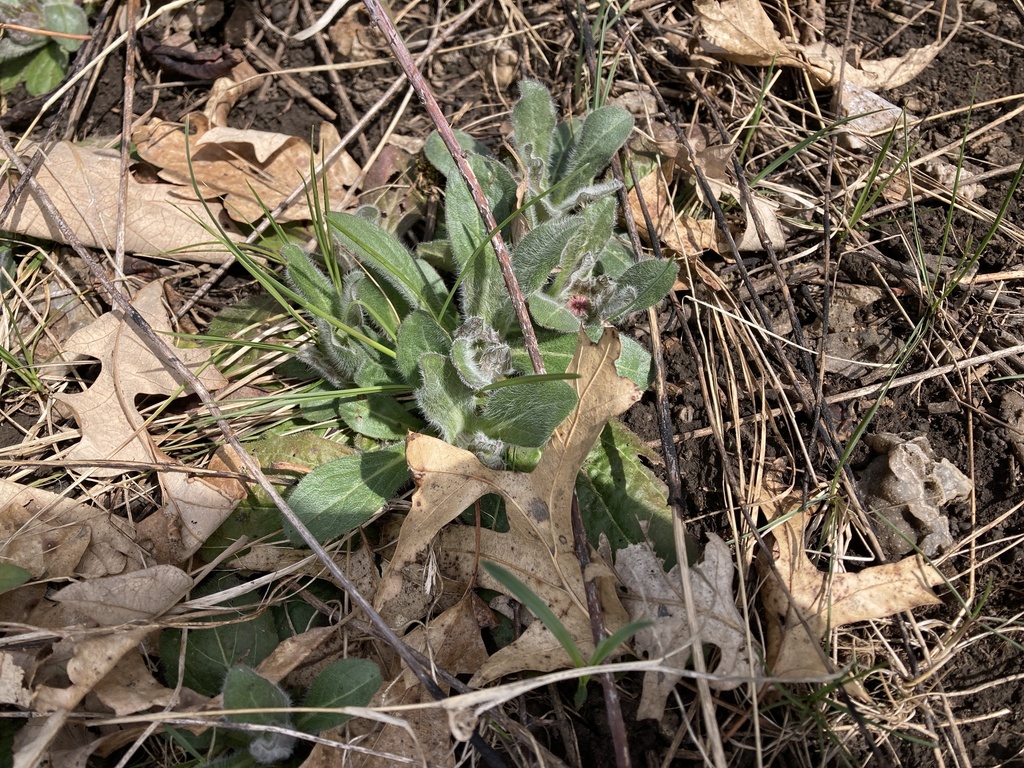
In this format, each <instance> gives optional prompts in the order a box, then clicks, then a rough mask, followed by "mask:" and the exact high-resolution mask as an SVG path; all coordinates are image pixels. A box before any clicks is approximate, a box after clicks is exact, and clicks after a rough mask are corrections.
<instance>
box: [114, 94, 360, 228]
mask: <svg viewBox="0 0 1024 768" xmlns="http://www.w3.org/2000/svg"><path fill="white" fill-rule="evenodd" d="M190 127H191V128H192V129H194V131H195V133H194V135H192V136H187V135H186V133H185V131H184V129H183V128H182V126H181V125H180V124H176V123H168V122H164V121H162V120H154V121H152V122H150V123H149V124H148V125H144V126H142V127H140V128H138V129H137V130H136V131H135V132H134V134H133V135H132V139H133V141H134V142H135V144H136V146H137V148H138V152H139V156H140V157H142V158H143V159H144V160H146V161H147V162H149V163H152V164H153V165H155V166H157V167H158V168H159V169H160V178H161V179H163V180H164V181H168V182H171V183H173V184H181V185H182V186H185V187H188V188H191V187H192V184H193V181H195V183H196V184H197V185H198V186H199V189H200V190H202V192H203V194H204V195H211V196H212V195H223V196H224V207H225V209H226V210H227V212H228V215H229V216H231V217H232V218H233V219H235V220H236V221H241V222H246V223H251V222H254V221H256V220H257V219H259V218H260V217H262V216H263V212H264V208H263V206H266V207H267V209H269V210H274V209H275V208H277V206H278V205H280V204H281V203H282V202H283V201H284V200H285V198H286V197H288V196H289V195H290V194H291V193H292V190H294V189H295V187H296V186H298V184H299V183H300V182H301V181H302V180H303V179H305V178H306V177H307V176H308V175H309V167H310V161H311V160H316V159H317V158H320V157H323V156H324V155H325V154H326V153H328V152H330V151H331V150H332V149H333V148H334V147H335V146H336V145H337V144H338V142H339V141H340V137H339V136H338V132H337V131H336V130H335V129H334V127H333V126H332V125H330V124H329V123H324V124H323V125H322V126H321V128H320V135H321V141H320V143H321V145H322V146H321V151H320V153H319V154H318V155H314V153H313V150H312V148H311V147H310V145H309V143H308V142H306V141H303V140H302V139H299V138H297V137H295V136H290V135H288V134H285V133H272V132H269V131H257V130H253V129H239V128H227V127H211V126H210V124H209V119H208V118H207V117H206V116H204V115H202V114H193V115H192V116H191V117H190ZM186 143H187V144H188V150H189V151H188V152H186ZM190 159H191V164H190V162H189V161H190ZM359 173H360V170H359V165H358V164H357V163H356V161H355V160H353V159H352V157H351V156H350V155H349V154H348V153H347V152H342V153H341V156H340V157H338V159H337V160H336V161H335V162H334V163H333V164H332V165H331V167H330V168H329V169H328V170H327V173H326V178H327V185H328V192H329V194H330V198H331V200H333V201H340V200H341V199H342V198H343V197H344V196H345V193H346V192H347V191H348V189H349V187H351V186H352V185H353V184H355V183H356V180H357V179H358V178H359ZM261 203H262V204H261ZM275 218H276V219H277V221H279V222H282V223H283V222H288V221H302V220H308V219H311V218H312V215H311V214H310V211H309V208H308V207H307V206H306V205H304V204H301V205H293V206H291V207H290V208H288V209H287V210H286V211H284V212H283V213H282V214H280V215H279V216H276V217H275Z"/></svg>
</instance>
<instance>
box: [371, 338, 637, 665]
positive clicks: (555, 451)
mask: <svg viewBox="0 0 1024 768" xmlns="http://www.w3.org/2000/svg"><path fill="white" fill-rule="evenodd" d="M620 347H621V344H620V341H619V337H618V333H617V332H616V331H615V330H614V329H612V328H606V329H605V331H604V333H603V335H602V337H601V339H600V341H599V342H598V343H596V344H595V343H593V342H591V341H590V339H589V338H588V337H587V335H586V334H585V333H584V332H583V331H580V335H579V342H578V346H577V349H576V354H575V356H574V357H573V360H572V363H571V364H570V365H569V368H568V370H567V372H568V373H570V374H577V375H578V376H579V378H577V379H574V380H571V381H570V382H569V384H570V385H571V386H572V387H573V388H574V389H575V390H576V393H577V395H578V397H579V402H578V404H577V406H576V408H575V409H574V410H573V412H572V413H571V414H570V415H569V416H568V417H567V418H566V419H565V421H563V422H562V424H561V425H560V426H559V427H558V429H556V430H555V433H554V435H552V437H551V440H550V441H549V442H548V444H547V446H546V447H545V448H544V451H543V454H542V456H541V458H540V461H539V462H538V463H537V466H536V468H535V469H534V470H533V471H532V472H529V473H526V472H509V471H501V470H494V469H490V468H488V467H485V466H484V465H483V464H481V463H480V461H479V460H478V459H477V458H476V456H474V455H473V454H472V453H469V452H468V451H464V450H462V449H460V448H456V447H454V446H452V445H449V444H448V443H445V442H444V441H442V440H437V439H435V438H432V437H429V436H427V435H421V434H411V435H409V437H408V439H407V441H406V458H407V460H408V462H409V467H410V469H411V470H412V473H413V479H414V480H415V482H416V485H417V490H416V493H415V494H414V495H413V498H412V508H411V510H410V512H409V514H408V515H407V516H406V519H405V522H404V523H403V525H402V530H401V533H400V534H399V537H398V543H397V546H396V549H395V553H394V556H393V557H392V560H391V562H390V563H389V564H388V567H387V570H386V571H385V573H384V576H383V579H382V581H381V586H380V588H379V589H378V591H377V598H376V607H377V608H378V610H380V611H381V612H382V613H383V614H384V615H385V617H386V618H388V619H389V620H390V621H391V622H392V623H393V624H394V625H396V626H401V625H405V624H406V623H408V622H409V621H412V620H415V619H416V618H419V617H416V616H402V615H395V611H394V610H393V609H392V607H391V606H392V603H393V602H394V599H395V598H396V597H397V596H398V595H399V593H400V592H401V591H402V590H403V588H407V587H406V585H405V584H404V581H405V577H404V575H403V572H404V570H405V569H406V568H407V567H408V566H410V565H412V564H413V563H414V562H415V560H416V558H417V557H418V556H419V554H420V553H422V552H423V551H424V550H425V549H426V548H427V546H428V545H429V544H430V542H431V541H432V540H433V539H434V537H435V535H437V533H438V532H439V531H440V530H441V529H442V528H443V527H444V526H445V525H447V524H448V523H449V522H451V521H452V520H454V519H455V518H456V517H458V516H459V515H460V514H461V513H462V511H463V510H465V509H466V508H467V507H469V506H470V505H471V504H473V502H474V501H476V500H477V499H479V498H480V497H482V496H484V495H487V494H490V493H496V494H500V495H501V496H502V497H503V498H504V500H505V509H506V511H507V514H508V520H509V532H508V533H505V534H493V535H485V536H483V538H482V540H481V549H480V557H481V558H483V559H489V560H493V561H495V562H497V563H498V564H500V565H504V566H505V567H506V568H509V569H510V570H512V571H513V572H518V573H519V574H520V575H523V574H527V575H532V576H533V577H536V576H537V575H538V574H541V577H539V578H532V580H531V579H527V580H526V581H527V585H528V586H530V588H531V589H533V590H534V591H535V592H536V594H537V595H539V596H540V597H541V598H542V599H544V600H545V601H547V602H548V604H549V605H550V606H551V607H552V609H553V610H554V611H555V613H556V615H560V618H562V620H563V621H564V622H566V625H567V626H568V628H569V630H570V632H572V634H573V638H574V640H575V642H576V643H577V644H578V646H579V648H580V649H581V651H582V652H583V654H584V655H585V656H586V655H587V654H588V653H589V652H591V651H592V649H593V641H592V639H591V635H590V629H589V620H588V619H587V616H588V611H587V607H586V597H585V594H584V586H583V585H584V581H583V579H584V575H583V574H581V573H580V567H579V562H578V560H577V558H576V555H575V553H574V551H573V534H572V523H571V519H570V510H571V502H572V494H573V488H574V487H575V483H576V475H577V474H578V472H579V470H580V467H581V466H582V464H583V461H584V459H585V458H586V456H587V452H588V451H589V450H590V448H591V446H592V445H593V444H594V441H595V440H597V438H598V436H599V435H600V432H601V429H602V428H603V427H604V425H605V422H607V421H608V419H610V418H612V417H613V416H617V415H619V414H620V413H623V412H624V411H625V410H626V409H627V408H629V406H630V405H632V404H633V403H635V402H636V401H637V400H638V399H639V398H640V390H639V389H638V388H637V387H636V385H635V384H633V383H632V382H631V381H629V380H628V379H626V378H624V377H621V376H619V374H618V372H617V371H616V369H615V360H616V359H617V358H618V356H619V351H620ZM481 533H482V534H487V533H488V532H486V531H482V532H481ZM460 535H462V533H461V532H460V531H459V530H458V528H457V527H456V528H453V529H451V530H449V531H448V532H446V537H449V538H448V539H447V542H448V546H449V547H456V546H457V545H456V544H455V542H454V541H453V540H452V538H450V537H457V536H460ZM444 541H445V540H442V547H441V556H444ZM484 542H486V543H484ZM462 549H463V551H472V550H468V547H467V545H465V543H463V544H462ZM456 559H458V558H456ZM474 562H475V560H474ZM592 570H593V573H588V574H587V575H586V576H587V578H594V580H595V581H596V583H597V584H598V586H599V589H601V591H602V598H603V601H604V602H603V607H604V611H605V620H606V623H607V624H608V626H609V628H610V629H612V630H614V629H615V628H616V627H617V626H621V625H622V624H623V623H624V622H625V619H626V615H625V611H624V609H623V608H622V606H621V604H620V603H619V601H618V598H617V596H616V594H615V590H614V574H613V573H612V572H611V571H610V569H608V568H607V566H602V564H601V563H600V562H595V563H594V564H593V566H592ZM485 576H486V574H480V578H481V581H480V583H481V584H484V585H487V584H489V582H487V581H486V579H485V578H484V577H485ZM492 586H494V587H495V588H497V585H496V583H495V584H494V585H492ZM535 625H536V628H534V627H531V629H530V630H528V631H527V633H526V634H524V635H523V636H522V637H521V638H519V640H517V641H516V642H514V643H512V644H511V645H509V646H507V647H505V648H503V649H502V650H500V651H499V652H498V653H496V654H495V655H494V656H492V657H491V658H490V659H489V660H488V662H487V664H485V665H484V667H482V668H481V669H480V671H478V672H477V675H476V676H475V677H474V679H473V683H474V684H481V683H482V682H485V681H486V680H491V679H494V678H495V677H498V676H500V675H501V674H506V673H509V672H513V671H519V670H524V669H534V670H538V671H549V670H552V669H557V668H560V667H564V666H566V665H568V664H569V663H570V662H569V658H568V655H567V654H566V653H565V652H564V651H563V650H562V649H561V647H560V646H559V645H558V644H557V642H556V641H555V640H554V638H553V637H552V636H551V635H550V633H549V632H547V630H546V628H543V626H542V625H541V623H540V622H535Z"/></svg>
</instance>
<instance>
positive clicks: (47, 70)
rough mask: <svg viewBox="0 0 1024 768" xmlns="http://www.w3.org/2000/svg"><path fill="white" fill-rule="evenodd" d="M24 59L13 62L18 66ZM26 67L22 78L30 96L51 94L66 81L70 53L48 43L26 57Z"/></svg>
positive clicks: (22, 70) (22, 71) (23, 68)
mask: <svg viewBox="0 0 1024 768" xmlns="http://www.w3.org/2000/svg"><path fill="white" fill-rule="evenodd" d="M21 60H22V59H15V60H12V62H11V63H13V64H17V62H19V61H21ZM24 60H25V61H26V63H25V65H24V66H23V67H22V69H21V76H22V77H24V78H25V90H26V91H28V94H29V96H42V95H43V94H44V93H49V92H50V91H52V90H53V89H54V88H56V87H57V86H58V85H60V84H61V82H62V81H63V80H64V76H65V75H66V74H67V71H68V53H67V51H65V50H64V49H63V48H61V47H60V46H59V45H55V44H53V43H48V44H47V45H45V46H43V47H42V48H40V49H39V50H38V51H36V52H35V53H33V54H30V55H29V56H27V57H24Z"/></svg>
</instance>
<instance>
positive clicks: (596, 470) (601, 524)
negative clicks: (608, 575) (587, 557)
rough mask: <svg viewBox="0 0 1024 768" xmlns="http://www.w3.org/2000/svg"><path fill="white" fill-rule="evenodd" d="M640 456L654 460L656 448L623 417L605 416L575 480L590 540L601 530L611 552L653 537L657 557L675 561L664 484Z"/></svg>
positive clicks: (666, 489) (666, 491)
mask: <svg viewBox="0 0 1024 768" xmlns="http://www.w3.org/2000/svg"><path fill="white" fill-rule="evenodd" d="M644 460H646V461H648V462H654V461H657V460H658V455H657V452H656V451H654V450H653V449H651V448H650V447H648V446H647V445H646V444H645V443H644V442H643V441H642V440H640V438H639V437H638V436H637V435H636V433H634V432H632V431H631V430H629V429H628V428H627V427H626V426H624V425H623V424H622V423H621V422H619V421H617V420H614V419H613V420H612V421H609V422H608V424H606V425H605V428H604V429H603V430H602V431H601V437H600V438H599V439H598V441H597V442H596V443H594V446H593V448H591V449H590V453H589V454H588V455H587V459H586V461H585V462H584V464H583V472H584V474H585V480H584V479H582V478H581V480H580V481H578V484H577V488H578V490H579V493H580V513H581V514H582V516H583V524H584V525H583V527H584V529H585V530H586V531H587V539H588V541H590V542H591V543H592V544H593V545H594V546H597V544H598V539H599V537H600V535H601V534H604V535H605V536H607V538H608V542H609V544H610V545H611V548H612V551H613V552H614V551H616V550H619V549H622V548H623V547H626V546H628V545H630V544H642V543H644V542H646V541H651V542H652V543H653V544H654V549H655V551H656V552H657V553H658V557H660V558H662V559H665V560H666V561H671V563H674V562H675V539H674V534H673V531H672V508H671V507H670V506H669V504H668V488H667V487H666V486H665V483H663V482H662V481H661V480H659V479H658V477H657V476H656V475H655V474H654V473H653V472H652V471H651V470H650V469H649V468H648V466H647V465H646V464H645V463H644ZM584 502H586V503H584ZM668 567H671V565H669V566H668Z"/></svg>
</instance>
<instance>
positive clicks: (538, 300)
mask: <svg viewBox="0 0 1024 768" xmlns="http://www.w3.org/2000/svg"><path fill="white" fill-rule="evenodd" d="M526 303H527V305H528V306H529V307H530V314H531V315H533V319H534V320H536V321H537V324H538V325H540V326H541V327H542V328H550V329H551V330H553V331H561V332H562V333H575V332H576V331H577V330H579V327H580V319H579V318H578V317H576V315H574V314H573V313H572V312H570V311H569V310H568V309H566V308H565V303H564V302H562V301H559V300H558V299H556V298H554V297H553V296H549V295H548V294H546V293H544V292H543V291H539V292H537V293H535V294H533V296H531V297H530V298H529V299H527V302H526Z"/></svg>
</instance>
